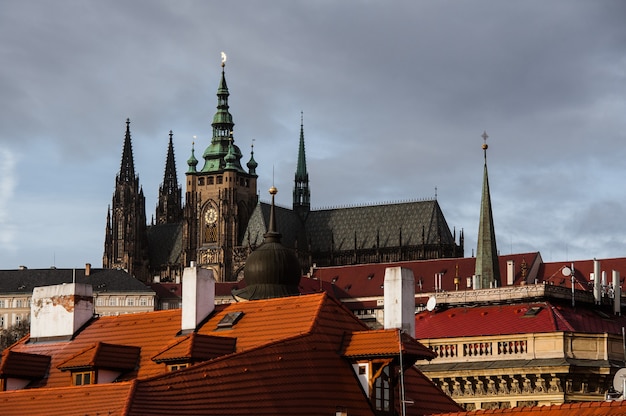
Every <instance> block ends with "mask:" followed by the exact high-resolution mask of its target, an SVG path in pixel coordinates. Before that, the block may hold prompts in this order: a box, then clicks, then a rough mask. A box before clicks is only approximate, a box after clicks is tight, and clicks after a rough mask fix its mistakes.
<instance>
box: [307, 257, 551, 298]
mask: <svg viewBox="0 0 626 416" xmlns="http://www.w3.org/2000/svg"><path fill="white" fill-rule="evenodd" d="M499 260H500V270H502V273H501V274H502V276H501V282H502V285H503V286H505V285H506V283H507V277H506V273H505V271H506V264H507V261H509V260H513V261H514V264H515V276H514V280H515V283H516V284H519V283H520V282H521V281H522V280H524V279H523V274H522V264H523V263H526V265H527V267H528V268H529V269H530V267H531V265H532V264H534V263H535V262H537V261H538V260H540V256H539V253H523V254H509V255H503V256H500V257H499ZM475 264H476V258H475V257H464V258H446V259H435V260H415V261H404V262H395V263H370V264H357V265H350V266H336V267H322V268H318V269H315V270H314V272H313V275H312V276H311V277H312V279H310V280H314V281H315V279H317V280H318V281H319V280H321V281H324V282H329V283H331V284H332V286H331V290H330V291H329V290H328V289H327V288H326V287H325V289H326V290H327V291H328V292H329V294H331V296H335V297H338V298H340V299H343V298H358V297H365V296H383V284H384V280H385V269H386V268H388V267H404V268H408V269H411V270H412V271H413V275H414V276H415V293H416V294H420V293H431V292H434V291H435V278H434V276H435V274H436V273H443V278H442V280H441V282H442V290H444V291H454V290H464V289H466V288H467V283H466V281H467V277H471V276H472V275H473V274H474V272H475V271H474V267H475ZM457 273H458V276H459V277H460V279H461V282H460V285H459V288H458V289H457V288H456V286H455V283H454V277H455V276H456V275H457ZM302 280H306V278H303V279H302ZM317 284H318V285H319V282H318V283H317ZM302 285H303V284H302V283H301V286H302Z"/></svg>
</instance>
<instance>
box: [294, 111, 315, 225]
mask: <svg viewBox="0 0 626 416" xmlns="http://www.w3.org/2000/svg"><path fill="white" fill-rule="evenodd" d="M294 181H295V185H294V188H293V210H294V211H297V212H298V213H299V214H300V215H301V216H306V214H308V212H309V211H310V210H311V191H310V189H309V174H308V172H307V170H306V154H305V150H304V115H303V113H302V112H301V113H300V147H299V149H298V165H297V167H296V174H295V180H294Z"/></svg>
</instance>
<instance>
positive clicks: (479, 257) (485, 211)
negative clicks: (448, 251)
mask: <svg viewBox="0 0 626 416" xmlns="http://www.w3.org/2000/svg"><path fill="white" fill-rule="evenodd" d="M482 137H483V152H484V157H485V168H484V171H483V192H482V197H481V201H480V220H479V225H478V246H477V248H476V269H475V274H476V276H478V277H479V279H480V282H481V283H480V284H481V287H480V288H482V289H488V288H490V287H495V286H497V285H499V284H500V263H499V262H498V248H497V247H496V231H495V228H494V226H493V214H492V212H491V195H490V194H489V177H488V175H487V148H488V147H489V146H487V138H488V137H489V136H487V132H484V133H483V136H482Z"/></svg>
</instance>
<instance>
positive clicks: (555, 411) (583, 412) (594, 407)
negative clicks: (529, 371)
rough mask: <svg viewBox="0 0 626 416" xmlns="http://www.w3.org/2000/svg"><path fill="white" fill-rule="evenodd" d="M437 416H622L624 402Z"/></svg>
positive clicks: (624, 406)
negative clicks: (503, 415) (504, 415)
mask: <svg viewBox="0 0 626 416" xmlns="http://www.w3.org/2000/svg"><path fill="white" fill-rule="evenodd" d="M434 414H437V415H438V416H480V415H502V414H506V415H517V416H618V415H619V416H623V415H626V401H618V400H616V401H611V402H580V403H565V404H561V405H552V406H533V407H514V408H512V409H493V410H474V411H471V412H456V413H433V415H434Z"/></svg>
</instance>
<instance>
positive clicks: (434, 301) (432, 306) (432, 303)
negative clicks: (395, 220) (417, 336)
mask: <svg viewBox="0 0 626 416" xmlns="http://www.w3.org/2000/svg"><path fill="white" fill-rule="evenodd" d="M435 306H437V298H435V297H434V296H431V297H429V298H428V302H426V310H427V311H428V312H432V311H433V310H434V309H435ZM625 370H626V369H625Z"/></svg>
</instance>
